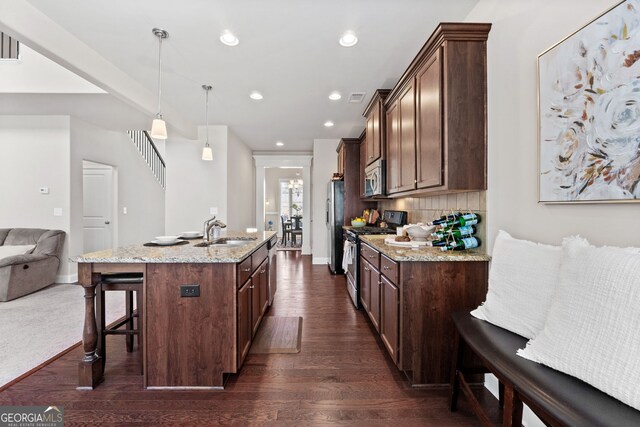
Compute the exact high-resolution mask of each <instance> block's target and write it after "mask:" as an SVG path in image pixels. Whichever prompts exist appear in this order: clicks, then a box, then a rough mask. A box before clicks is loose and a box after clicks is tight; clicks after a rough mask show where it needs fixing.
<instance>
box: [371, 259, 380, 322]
mask: <svg viewBox="0 0 640 427" xmlns="http://www.w3.org/2000/svg"><path fill="white" fill-rule="evenodd" d="M369 282H370V283H371V287H370V292H371V294H370V297H369V301H370V302H369V318H370V319H371V323H373V326H374V327H375V328H376V331H378V332H380V272H379V271H378V270H375V269H372V270H371V275H370V279H369Z"/></svg>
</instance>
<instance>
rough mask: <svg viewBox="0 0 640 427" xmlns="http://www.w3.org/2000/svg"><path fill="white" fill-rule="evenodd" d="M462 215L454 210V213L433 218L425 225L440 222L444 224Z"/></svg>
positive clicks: (438, 223)
mask: <svg viewBox="0 0 640 427" xmlns="http://www.w3.org/2000/svg"><path fill="white" fill-rule="evenodd" d="M460 216H462V214H461V213H460V212H456V213H454V214H451V215H443V216H441V217H440V218H438V219H434V220H433V221H431V222H428V223H427V225H440V224H444V223H445V222H447V221H453V220H454V219H456V218H458V217H460Z"/></svg>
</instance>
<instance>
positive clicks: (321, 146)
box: [311, 139, 340, 264]
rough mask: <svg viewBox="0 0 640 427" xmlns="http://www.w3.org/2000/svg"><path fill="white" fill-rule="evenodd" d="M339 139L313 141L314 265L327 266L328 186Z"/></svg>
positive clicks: (335, 161)
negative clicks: (326, 205)
mask: <svg viewBox="0 0 640 427" xmlns="http://www.w3.org/2000/svg"><path fill="white" fill-rule="evenodd" d="M339 142H340V140H339V139H314V140H313V167H312V171H311V199H312V208H313V218H312V231H311V233H312V234H311V235H312V240H311V254H312V255H313V263H314V264H327V263H328V262H329V259H328V255H327V227H326V218H325V202H326V199H327V184H328V183H329V181H330V180H331V177H332V176H333V173H334V172H336V167H337V158H338V153H336V148H337V147H338V143H339Z"/></svg>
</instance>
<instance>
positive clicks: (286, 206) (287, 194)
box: [280, 179, 303, 218]
mask: <svg viewBox="0 0 640 427" xmlns="http://www.w3.org/2000/svg"><path fill="white" fill-rule="evenodd" d="M302 191H303V190H302V180H301V179H291V180H289V179H281V180H280V215H286V216H288V217H289V218H291V217H292V216H293V215H302V207H303V205H302V199H303V193H302ZM294 205H295V207H297V208H298V209H295V207H294Z"/></svg>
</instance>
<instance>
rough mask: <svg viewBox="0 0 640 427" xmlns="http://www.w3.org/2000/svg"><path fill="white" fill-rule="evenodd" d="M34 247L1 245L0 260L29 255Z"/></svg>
mask: <svg viewBox="0 0 640 427" xmlns="http://www.w3.org/2000/svg"><path fill="white" fill-rule="evenodd" d="M35 247H36V245H2V246H0V259H2V258H7V257H10V256H14V255H24V254H28V253H31V251H33V249H34V248H35Z"/></svg>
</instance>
